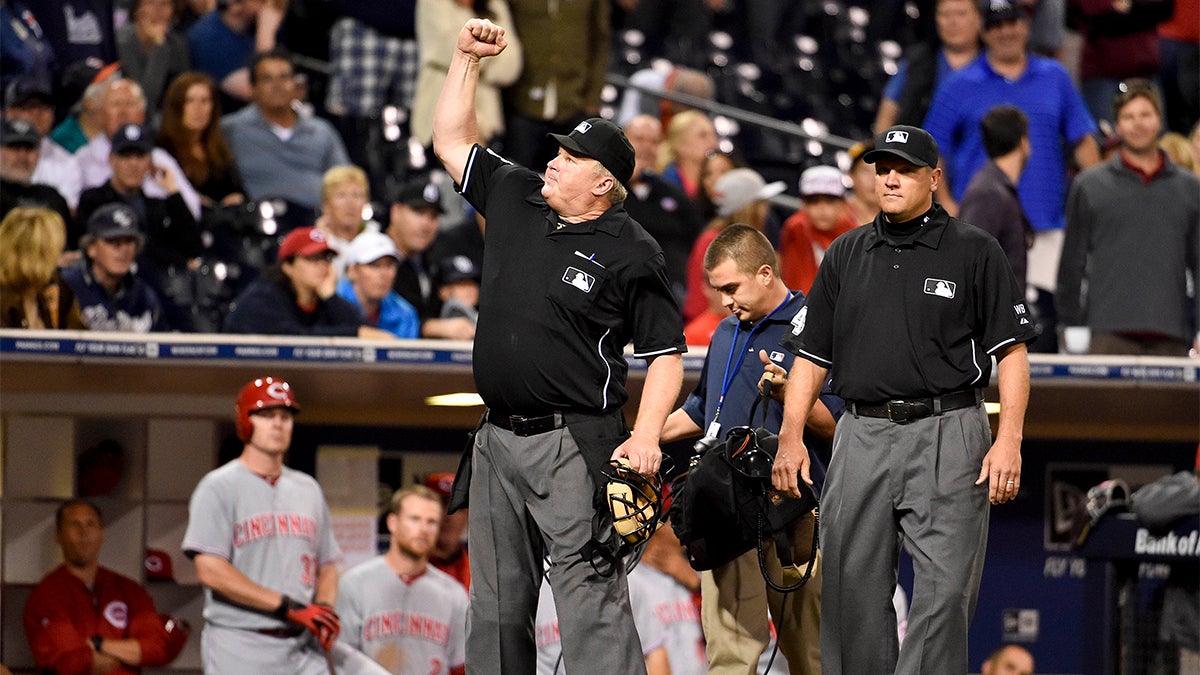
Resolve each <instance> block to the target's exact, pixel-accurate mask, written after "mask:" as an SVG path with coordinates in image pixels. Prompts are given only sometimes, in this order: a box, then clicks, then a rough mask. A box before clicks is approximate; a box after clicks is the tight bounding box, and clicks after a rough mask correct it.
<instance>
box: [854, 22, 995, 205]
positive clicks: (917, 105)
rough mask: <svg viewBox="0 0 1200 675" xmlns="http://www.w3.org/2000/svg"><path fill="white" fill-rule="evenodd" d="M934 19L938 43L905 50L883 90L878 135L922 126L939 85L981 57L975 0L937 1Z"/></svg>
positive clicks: (876, 118) (877, 125)
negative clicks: (896, 128) (905, 126)
mask: <svg viewBox="0 0 1200 675" xmlns="http://www.w3.org/2000/svg"><path fill="white" fill-rule="evenodd" d="M934 18H935V20H936V22H937V40H936V41H934V42H928V41H924V42H918V43H916V44H914V45H912V46H911V47H909V48H908V49H906V50H905V53H904V58H903V59H902V60H901V61H900V64H899V67H898V69H897V71H896V74H895V75H893V76H892V77H891V79H889V80H888V83H887V85H886V86H885V87H884V88H883V96H882V98H881V100H880V101H879V111H878V112H877V113H876V116H875V133H879V132H880V131H883V130H884V129H887V128H888V127H890V126H892V125H895V124H911V125H913V126H917V125H919V124H921V121H922V120H924V119H925V114H926V113H927V112H928V111H929V103H930V101H932V100H933V95H934V93H935V92H936V91H937V87H938V85H940V84H941V83H942V82H945V81H946V79H947V78H949V77H950V76H951V75H953V74H954V73H957V72H958V71H959V70H962V69H963V68H964V67H966V65H967V64H969V63H971V62H972V61H974V60H975V59H976V58H978V57H979V54H980V52H981V51H982V49H983V44H982V43H981V42H980V40H979V38H980V35H979V33H980V31H981V30H982V28H983V19H982V16H981V15H980V13H979V7H978V6H977V5H976V4H975V0H937V10H936V14H935V16H934ZM872 217H874V214H873V213H872Z"/></svg>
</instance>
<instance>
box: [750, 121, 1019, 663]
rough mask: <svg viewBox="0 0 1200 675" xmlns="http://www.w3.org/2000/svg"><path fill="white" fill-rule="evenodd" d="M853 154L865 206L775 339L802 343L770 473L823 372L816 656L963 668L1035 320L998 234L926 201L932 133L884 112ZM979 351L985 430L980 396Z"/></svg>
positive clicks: (795, 446)
mask: <svg viewBox="0 0 1200 675" xmlns="http://www.w3.org/2000/svg"><path fill="white" fill-rule="evenodd" d="M864 161H866V162H867V163H869V164H870V163H873V164H874V165H875V194H876V197H878V200H879V206H880V213H879V214H878V215H877V216H876V217H875V220H874V222H872V223H869V224H867V225H865V226H863V227H861V228H859V229H857V230H854V231H852V232H849V233H847V234H845V235H843V236H842V237H840V238H839V239H837V240H836V241H834V242H833V244H832V245H831V246H830V247H829V250H828V251H827V252H826V254H825V259H824V261H823V262H822V264H821V269H820V270H819V271H818V272H817V278H816V280H815V282H814V283H813V287H812V292H811V293H809V295H808V301H807V304H806V305H805V308H804V310H803V311H802V312H801V314H800V315H798V316H797V317H796V320H795V321H794V322H793V329H792V334H791V335H790V336H789V337H788V338H787V339H785V340H784V346H785V347H786V348H788V349H789V350H790V351H792V352H793V353H795V354H796V356H798V357H800V358H798V359H796V362H795V365H794V366H793V368H792V373H791V377H790V380H791V384H790V385H789V386H788V390H787V395H786V399H785V406H784V419H783V426H782V428H781V430H780V436H779V453H778V455H777V457H776V459H775V465H774V469H773V476H772V479H773V482H774V484H775V487H776V488H778V489H780V490H784V491H788V492H793V493H794V492H795V491H796V488H797V486H798V483H797V481H798V480H804V481H805V482H806V483H809V484H811V483H812V479H811V478H810V476H809V459H808V453H807V451H806V449H805V447H804V441H803V438H802V433H803V430H804V425H805V422H806V420H807V418H808V416H809V413H810V411H811V409H812V406H813V402H814V401H815V400H816V398H817V395H818V393H819V392H820V389H821V384H822V383H823V382H824V381H825V378H826V375H827V374H828V373H829V372H830V371H832V374H833V391H834V393H835V394H837V395H839V396H841V397H842V398H844V399H845V400H846V414H845V415H844V416H843V417H842V419H841V421H840V423H839V424H838V428H837V432H836V434H835V436H834V451H833V459H832V461H831V463H830V466H829V471H828V474H827V475H826V479H825V490H824V494H823V499H822V500H821V533H820V534H821V545H822V552H823V553H824V561H823V562H824V565H825V567H824V580H823V582H824V583H823V586H822V598H821V601H822V603H821V604H822V606H821V665H822V670H823V672H824V674H825V675H839V674H841V673H848V674H855V673H892V672H896V673H965V672H967V630H968V627H969V625H970V622H971V617H972V615H973V614H974V612H975V603H976V600H977V598H978V594H979V581H980V577H981V575H982V572H983V560H984V552H985V550H986V548H987V529H988V513H989V502H990V503H991V504H1002V503H1005V502H1008V501H1011V500H1012V499H1013V498H1014V497H1016V495H1017V490H1018V489H1019V487H1020V478H1021V434H1022V425H1023V421H1024V416H1025V406H1026V402H1027V400H1028V398H1029V361H1028V358H1027V357H1026V349H1025V344H1026V343H1027V342H1029V341H1030V340H1032V339H1033V338H1034V330H1033V325H1032V323H1031V321H1030V319H1029V315H1028V311H1027V309H1026V307H1025V298H1024V290H1023V287H1022V286H1021V285H1020V284H1018V283H1017V280H1016V278H1015V277H1014V276H1013V273H1012V268H1011V267H1010V266H1009V264H1008V260H1007V258H1006V257H1005V255H1004V251H1003V250H1001V248H1000V245H999V244H998V243H997V242H996V240H995V239H994V238H992V237H991V236H990V235H989V234H987V233H986V232H984V231H982V230H980V229H978V228H976V227H974V226H972V225H969V224H967V223H964V222H962V221H960V220H958V219H956V218H952V217H950V216H949V215H948V214H947V213H946V211H945V210H944V209H943V208H942V207H941V205H939V204H936V203H934V202H933V194H934V191H936V190H937V187H938V184H939V182H940V181H941V178H942V171H941V169H939V168H937V163H938V150H937V143H936V142H935V141H934V140H933V137H932V136H930V135H929V134H928V133H927V132H926V131H924V130H923V129H918V128H916V127H910V126H894V127H891V128H890V129H888V130H886V131H884V132H883V133H881V134H879V135H878V136H877V137H876V139H875V149H874V150H872V151H870V152H868V153H866V155H865V156H864ZM993 356H994V357H995V358H996V360H997V363H998V368H999V376H1000V385H999V387H1000V405H1001V411H1000V425H999V433H998V434H997V436H996V439H995V442H994V443H993V442H992V437H991V430H990V428H989V426H988V419H987V414H986V413H985V412H984V408H983V405H982V402H983V395H982V389H983V387H985V386H987V384H988V381H989V378H990V376H991V370H992V361H991V359H992V357H993ZM898 535H899V536H898ZM901 537H903V541H904V546H905V548H906V549H907V550H908V551H909V553H910V554H911V555H912V558H913V570H914V573H915V581H914V584H913V589H914V590H913V599H912V606H911V609H910V611H909V616H908V631H907V634H906V636H905V639H904V645H903V647H902V648H901V647H900V646H899V645H898V640H897V636H896V618H895V614H894V610H893V609H892V602H891V597H892V593H893V590H894V589H895V586H896V575H897V572H896V570H897V565H898V557H899V549H900V541H901Z"/></svg>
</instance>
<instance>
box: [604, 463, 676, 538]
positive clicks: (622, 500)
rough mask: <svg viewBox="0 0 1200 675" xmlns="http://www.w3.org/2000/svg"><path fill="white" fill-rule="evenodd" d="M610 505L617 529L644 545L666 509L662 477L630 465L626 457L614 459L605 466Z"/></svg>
mask: <svg viewBox="0 0 1200 675" xmlns="http://www.w3.org/2000/svg"><path fill="white" fill-rule="evenodd" d="M604 476H605V477H606V478H607V479H608V485H607V488H606V491H607V496H608V508H609V511H611V512H612V519H613V529H615V530H616V531H617V534H618V535H619V536H620V537H621V539H622V540H624V541H625V543H627V544H629V545H631V546H640V545H642V544H644V543H646V542H647V541H649V539H650V536H651V535H653V534H654V530H655V529H657V528H658V523H659V521H660V519H661V512H662V508H661V507H662V481H661V480H660V479H659V477H658V474H654V475H652V476H647V475H644V474H640V473H638V472H637V471H634V470H633V469H631V468H629V463H628V462H627V461H626V460H624V459H618V460H613V461H612V462H610V463H609V465H608V467H607V468H605V470H604Z"/></svg>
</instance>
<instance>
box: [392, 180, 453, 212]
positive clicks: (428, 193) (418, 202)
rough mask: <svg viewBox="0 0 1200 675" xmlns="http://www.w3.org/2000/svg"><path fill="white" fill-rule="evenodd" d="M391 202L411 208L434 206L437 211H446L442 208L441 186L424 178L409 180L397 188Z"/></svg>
mask: <svg viewBox="0 0 1200 675" xmlns="http://www.w3.org/2000/svg"><path fill="white" fill-rule="evenodd" d="M392 203H393V204H403V205H405V206H407V207H409V208H412V209H427V208H435V209H437V212H438V213H445V212H446V211H445V209H443V208H442V190H441V188H439V187H438V186H437V184H436V183H431V182H429V180H428V179H425V178H420V179H416V180H411V181H409V182H407V183H405V184H404V185H401V186H400V187H399V188H397V189H396V193H395V195H394V196H393V197H392Z"/></svg>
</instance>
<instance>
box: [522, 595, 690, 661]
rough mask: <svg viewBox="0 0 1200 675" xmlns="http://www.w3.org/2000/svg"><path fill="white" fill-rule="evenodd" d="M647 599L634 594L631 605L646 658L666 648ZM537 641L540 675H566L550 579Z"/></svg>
mask: <svg viewBox="0 0 1200 675" xmlns="http://www.w3.org/2000/svg"><path fill="white" fill-rule="evenodd" d="M646 600H647V598H646V597H645V596H644V595H642V594H639V595H633V594H632V593H630V596H629V604H630V605H631V607H632V608H633V624H634V626H636V627H637V632H638V638H639V639H640V640H641V641H642V654H649V653H651V652H653V651H654V650H656V649H658V648H659V647H662V646H664V640H665V638H666V636H665V634H664V633H663V628H662V624H661V623H659V622H658V621H656V620H655V619H654V615H653V608H652V607H651V605H650V603H649V602H646ZM534 637H535V640H536V643H537V675H555V674H557V675H563V674H564V673H566V667H565V666H564V665H563V663H562V661H561V659H560V658H559V656H560V655H561V654H562V641H561V638H560V636H559V633H558V612H557V611H555V607H554V592H553V591H552V590H551V588H550V581H549V579H546V578H543V579H542V588H541V590H540V591H539V592H538V608H537V617H536V618H535V619H534ZM671 672H674V670H672V671H671Z"/></svg>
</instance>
